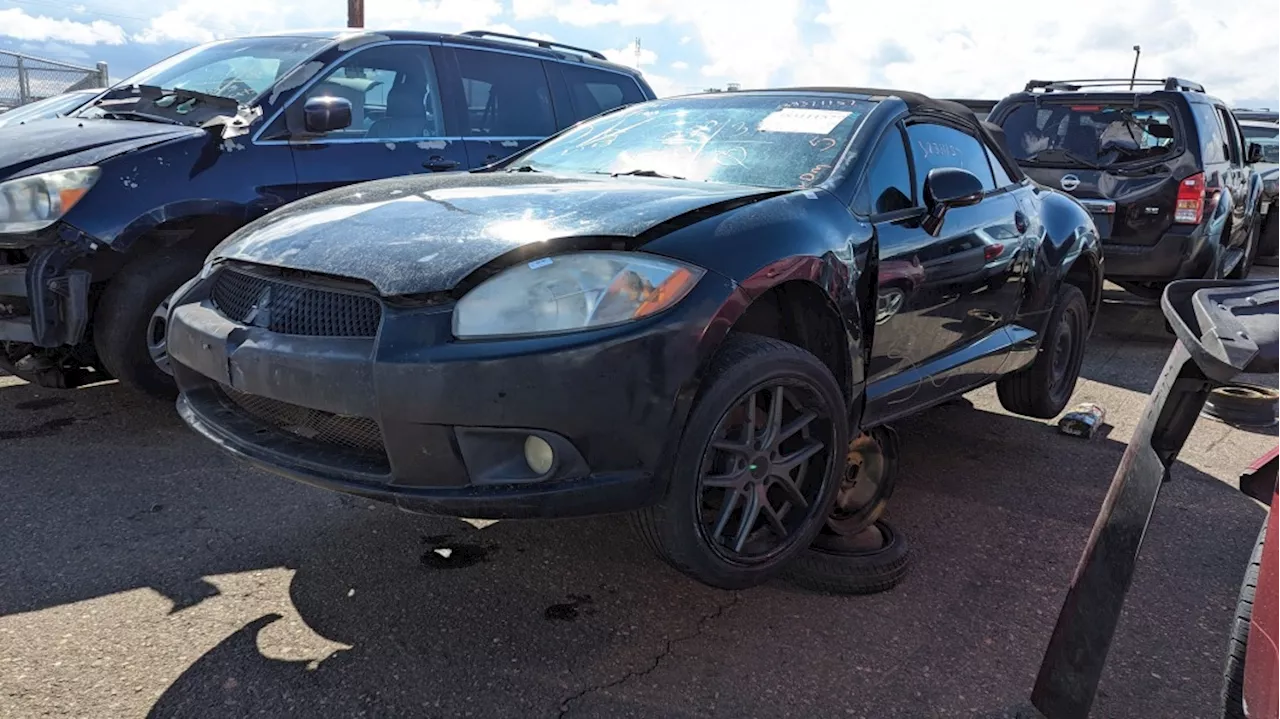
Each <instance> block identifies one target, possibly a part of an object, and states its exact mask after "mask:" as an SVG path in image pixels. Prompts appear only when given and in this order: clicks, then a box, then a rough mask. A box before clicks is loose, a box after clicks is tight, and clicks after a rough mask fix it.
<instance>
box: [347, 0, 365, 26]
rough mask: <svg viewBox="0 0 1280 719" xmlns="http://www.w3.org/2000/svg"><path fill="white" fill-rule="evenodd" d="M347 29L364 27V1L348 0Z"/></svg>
mask: <svg viewBox="0 0 1280 719" xmlns="http://www.w3.org/2000/svg"><path fill="white" fill-rule="evenodd" d="M347 27H364V0H347Z"/></svg>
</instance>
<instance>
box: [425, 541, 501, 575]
mask: <svg viewBox="0 0 1280 719" xmlns="http://www.w3.org/2000/svg"><path fill="white" fill-rule="evenodd" d="M451 539H452V536H451V535H448V534H437V535H432V536H426V537H423V538H422V543H423V544H424V545H426V546H427V551H426V552H423V554H422V566H424V567H426V568H427V569H463V568H465V567H470V566H474V565H476V564H480V563H481V562H487V561H489V555H491V554H493V553H494V552H496V551H497V550H498V546H497V545H487V546H484V545H479V544H467V543H463V542H451V541H450V540H451Z"/></svg>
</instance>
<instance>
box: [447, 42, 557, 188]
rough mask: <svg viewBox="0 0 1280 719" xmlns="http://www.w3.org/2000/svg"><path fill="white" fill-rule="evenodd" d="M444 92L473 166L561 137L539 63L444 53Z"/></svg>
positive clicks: (510, 56) (465, 50)
mask: <svg viewBox="0 0 1280 719" xmlns="http://www.w3.org/2000/svg"><path fill="white" fill-rule="evenodd" d="M442 52H443V53H444V54H446V55H447V56H448V59H446V60H444V62H445V63H447V64H448V65H451V66H452V71H451V72H450V73H449V74H450V76H451V77H452V78H453V79H451V80H450V82H449V84H448V86H447V87H446V88H445V98H446V103H447V104H448V105H449V106H450V108H451V110H452V117H453V120H454V122H455V123H456V124H457V126H458V127H459V128H460V130H461V131H460V133H459V134H460V135H461V136H462V139H463V145H464V147H465V152H466V156H467V161H468V164H469V166H470V167H473V168H474V167H483V166H485V165H489V164H492V163H494V162H497V161H499V160H501V159H503V158H505V157H507V156H509V155H512V154H514V153H516V152H519V151H521V150H523V149H525V148H526V147H529V146H530V145H532V144H534V143H535V142H538V141H540V140H542V139H544V138H546V137H549V136H550V135H552V134H554V133H555V132H556V118H555V110H554V107H553V104H552V100H551V86H550V84H549V83H548V81H547V73H546V70H545V69H544V68H543V61H542V60H541V59H540V58H537V57H533V56H530V55H524V54H521V53H517V52H508V51H505V50H490V49H483V50H482V49H479V48H469V47H460V46H452V47H445V48H443V50H442Z"/></svg>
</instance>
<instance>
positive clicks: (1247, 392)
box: [1204, 382, 1280, 428]
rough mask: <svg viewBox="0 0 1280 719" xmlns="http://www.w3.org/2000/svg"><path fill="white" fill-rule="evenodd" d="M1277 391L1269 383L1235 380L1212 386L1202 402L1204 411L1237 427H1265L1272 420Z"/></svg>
mask: <svg viewBox="0 0 1280 719" xmlns="http://www.w3.org/2000/svg"><path fill="white" fill-rule="evenodd" d="M1278 408H1280V393H1278V392H1276V390H1274V389H1271V388H1270V387H1264V386H1263V385H1258V384H1247V383H1243V382H1237V383H1235V384H1227V385H1223V386H1221V387H1217V388H1215V389H1214V390H1213V391H1212V392H1210V393H1209V398H1208V399H1207V400H1205V403H1204V414H1205V415H1207V416H1209V417H1212V418H1213V419H1216V420H1219V421H1221V422H1225V423H1227V424H1230V425H1234V426H1237V427H1246V428H1265V427H1271V426H1273V425H1275V424H1276V419H1277V411H1278Z"/></svg>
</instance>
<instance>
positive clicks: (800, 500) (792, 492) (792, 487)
mask: <svg viewBox="0 0 1280 719" xmlns="http://www.w3.org/2000/svg"><path fill="white" fill-rule="evenodd" d="M774 479H775V481H776V483H777V484H778V486H780V487H782V491H784V492H786V493H787V499H789V500H790V501H791V503H792V504H794V505H796V506H798V507H800V508H801V509H808V507H809V500H807V499H805V498H804V493H802V492H801V491H800V488H799V487H797V486H796V483H795V482H794V481H792V480H791V477H789V476H775V477H774Z"/></svg>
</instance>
